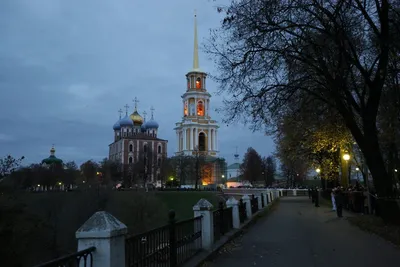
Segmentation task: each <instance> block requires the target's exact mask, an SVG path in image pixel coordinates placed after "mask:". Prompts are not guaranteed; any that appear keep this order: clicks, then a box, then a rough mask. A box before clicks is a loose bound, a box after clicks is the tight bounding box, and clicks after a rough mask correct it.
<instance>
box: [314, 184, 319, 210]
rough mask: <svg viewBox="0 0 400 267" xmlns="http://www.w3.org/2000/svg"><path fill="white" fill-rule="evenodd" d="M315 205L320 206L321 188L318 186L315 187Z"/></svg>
mask: <svg viewBox="0 0 400 267" xmlns="http://www.w3.org/2000/svg"><path fill="white" fill-rule="evenodd" d="M315 207H317V208H318V207H319V190H318V186H317V187H316V188H315Z"/></svg>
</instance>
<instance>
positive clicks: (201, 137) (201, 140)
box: [199, 133, 206, 151]
mask: <svg viewBox="0 0 400 267" xmlns="http://www.w3.org/2000/svg"><path fill="white" fill-rule="evenodd" d="M199 151H206V135H205V134H204V133H200V134H199Z"/></svg>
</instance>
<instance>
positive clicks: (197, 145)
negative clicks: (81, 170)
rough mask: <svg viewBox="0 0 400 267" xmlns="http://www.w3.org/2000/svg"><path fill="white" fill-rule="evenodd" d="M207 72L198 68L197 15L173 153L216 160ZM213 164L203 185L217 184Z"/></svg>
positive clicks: (218, 173)
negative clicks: (192, 49) (191, 62)
mask: <svg viewBox="0 0 400 267" xmlns="http://www.w3.org/2000/svg"><path fill="white" fill-rule="evenodd" d="M206 79H207V74H206V73H205V72H204V71H202V70H201V69H200V66H199V52H198V40H197V18H196V15H195V18H194V52H193V68H192V69H191V70H190V71H189V72H188V73H187V74H186V82H187V83H186V92H185V93H184V94H183V95H182V120H181V121H180V122H178V123H176V127H175V129H174V130H175V132H176V138H177V147H176V153H175V155H176V156H181V155H184V156H196V155H202V156H204V157H206V159H207V160H208V162H211V163H212V162H215V161H217V159H218V153H219V150H218V128H219V126H218V123H217V121H215V120H213V119H212V118H211V114H210V110H211V104H210V100H211V94H210V93H209V92H208V91H207V86H206V84H207V83H206ZM211 165H213V167H212V171H211V173H212V174H211V175H210V177H208V178H204V179H203V185H206V184H218V182H219V181H220V176H221V177H224V171H223V170H221V168H220V167H217V164H213V163H212V164H211Z"/></svg>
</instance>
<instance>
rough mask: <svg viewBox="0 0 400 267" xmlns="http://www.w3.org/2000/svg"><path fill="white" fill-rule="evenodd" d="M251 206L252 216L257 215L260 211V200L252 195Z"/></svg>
mask: <svg viewBox="0 0 400 267" xmlns="http://www.w3.org/2000/svg"><path fill="white" fill-rule="evenodd" d="M250 204H251V214H254V213H256V212H257V211H258V200H257V197H255V196H254V195H252V196H251V200H250Z"/></svg>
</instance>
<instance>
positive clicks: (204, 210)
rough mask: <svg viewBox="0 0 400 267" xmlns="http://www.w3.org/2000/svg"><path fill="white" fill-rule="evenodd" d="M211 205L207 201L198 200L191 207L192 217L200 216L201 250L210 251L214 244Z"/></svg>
mask: <svg viewBox="0 0 400 267" xmlns="http://www.w3.org/2000/svg"><path fill="white" fill-rule="evenodd" d="M212 209H213V205H212V204H211V203H210V202H209V201H208V200H207V199H204V198H202V199H200V200H199V201H198V202H197V204H196V205H194V206H193V211H194V217H198V216H202V219H201V242H202V244H203V248H204V249H206V250H211V249H212V246H213V244H214V217H213V211H212Z"/></svg>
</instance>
